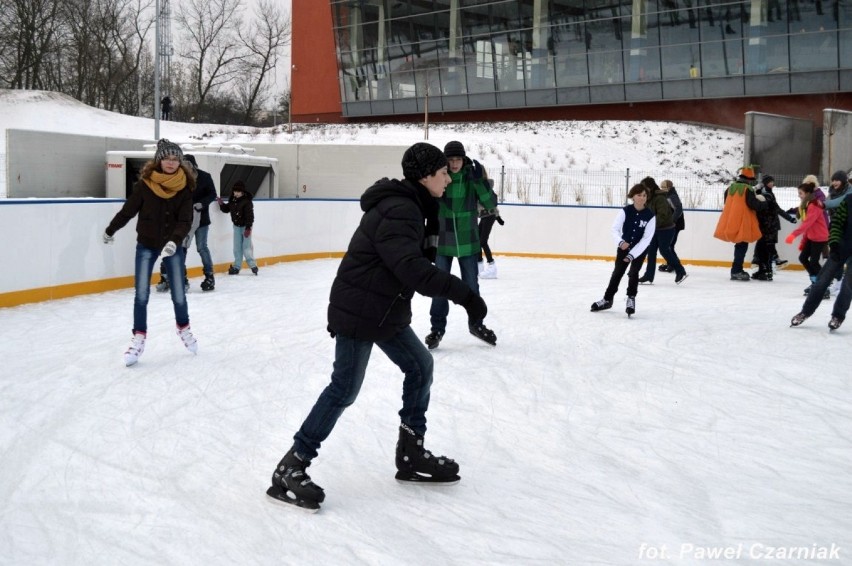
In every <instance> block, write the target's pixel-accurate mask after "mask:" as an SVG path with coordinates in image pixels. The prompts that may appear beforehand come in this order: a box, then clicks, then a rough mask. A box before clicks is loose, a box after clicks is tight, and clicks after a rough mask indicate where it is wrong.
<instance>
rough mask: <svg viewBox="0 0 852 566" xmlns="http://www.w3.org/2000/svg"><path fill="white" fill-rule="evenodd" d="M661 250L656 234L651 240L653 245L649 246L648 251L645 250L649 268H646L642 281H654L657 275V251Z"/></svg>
mask: <svg viewBox="0 0 852 566" xmlns="http://www.w3.org/2000/svg"><path fill="white" fill-rule="evenodd" d="M658 248H659V242H658V240H657V234H656V233H654V237H653V238H652V239H651V243H650V244H648V249H647V250H645V257H646V258H647V261H648V266H647V267H646V268H645V274H644V275H643V276H642V277H641V281H650V282H653V281H654V275H656V273H657V249H658Z"/></svg>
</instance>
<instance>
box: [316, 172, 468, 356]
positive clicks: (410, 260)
mask: <svg viewBox="0 0 852 566" xmlns="http://www.w3.org/2000/svg"><path fill="white" fill-rule="evenodd" d="M361 210H363V211H364V215H363V216H362V217H361V223H360V225H359V226H358V228H357V229H356V230H355V233H354V234H353V235H352V240H351V241H350V242H349V248H348V249H347V251H346V255H344V256H343V259H342V260H341V261H340V267H339V268H338V269H337V276H336V277H335V278H334V283H332V286H331V296H330V297H329V305H328V327H329V329H330V330H331V331H333V332H335V333H338V334H340V335H342V336H347V337H350V338H356V339H359V340H370V341H374V342H375V341H379V340H387V339H389V338H391V337H393V336H394V335H396V334H397V333H399V332H400V331H401V330H403V329H404V328H405V327H407V326H409V325H410V324H411V298H412V297H413V295H414V293H420V294H421V295H426V296H427V297H446V298H448V299H450V300H451V301H453V302H455V303H460V302H462V301H464V300H465V299H466V298H467V297H468V295H469V293H471V289H470V287H468V286H467V284H465V283H464V282H462V280H461V279H459V278H458V277H456V276H454V275H451V274H449V273H447V272H445V271H441V270H440V269H438V268H437V267H435V266H434V265H433V264H432V262H430V261H429V260H428V259H427V258H426V256H425V255H424V249H425V248H424V245H425V235H426V230H425V221H426V220H427V217H428V216H432V215H436V214H437V206H436V201H435V199H434V197H432V196H431V195H430V194H429V192H428V191H427V190H426V188H425V187H423V186H422V185H420V184H419V183H416V182H411V181H407V180H406V181H398V180H396V179H381V180H379V181H377V182H376V183H375V184H374V185H373V186H372V187H370V188H369V189H367V191H366V192H365V193H364V194H363V195H362V196H361Z"/></svg>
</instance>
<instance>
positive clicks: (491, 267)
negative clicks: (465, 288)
mask: <svg viewBox="0 0 852 566" xmlns="http://www.w3.org/2000/svg"><path fill="white" fill-rule="evenodd" d="M479 278H480V279H497V264H496V263H494V262H493V261H492V262H489V263H486V264H485V267H484V268H482V273H480V274H479Z"/></svg>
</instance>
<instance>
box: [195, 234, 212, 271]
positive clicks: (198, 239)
mask: <svg viewBox="0 0 852 566" xmlns="http://www.w3.org/2000/svg"><path fill="white" fill-rule="evenodd" d="M209 231H210V225H209V224H208V225H207V226H199V227H198V228H197V229H196V230H195V249H196V250H198V255H200V256H201V265H202V266H203V268H204V276H205V277H213V258H212V257H211V256H210V248H208V247H207V233H208V232H209Z"/></svg>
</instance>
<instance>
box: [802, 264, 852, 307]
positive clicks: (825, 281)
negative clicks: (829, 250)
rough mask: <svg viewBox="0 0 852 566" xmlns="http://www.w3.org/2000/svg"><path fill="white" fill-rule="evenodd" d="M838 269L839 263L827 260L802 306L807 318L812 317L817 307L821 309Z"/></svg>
mask: <svg viewBox="0 0 852 566" xmlns="http://www.w3.org/2000/svg"><path fill="white" fill-rule="evenodd" d="M840 265H843V264H840ZM836 268H837V262H834V261H832V260H831V258H829V259H828V260H826V262H825V265H824V266H823V268H822V269H821V270H820V272H819V273H818V274H817V277H816V280H815V281H814V282H813V284H812V285H811V287H810V289H809V290H808V296H807V298H806V299H805V303H804V304H803V305H802V313H803V314H804V315H805V316H811V315H812V314H814V312H816V310H817V307H819V305H820V303H822V298H823V295H824V294H825V290H826V289H828V287H829V286H830V285H831V281H832V280H833V279H834V270H835V269H836ZM847 307H848V305H847Z"/></svg>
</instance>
